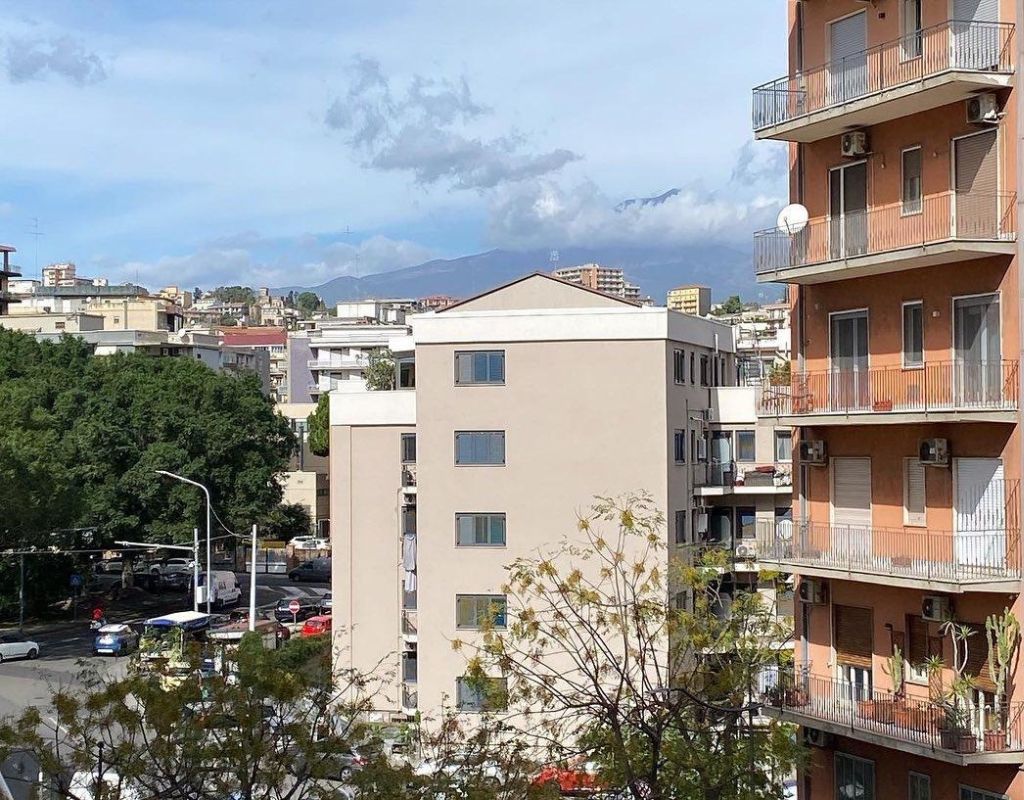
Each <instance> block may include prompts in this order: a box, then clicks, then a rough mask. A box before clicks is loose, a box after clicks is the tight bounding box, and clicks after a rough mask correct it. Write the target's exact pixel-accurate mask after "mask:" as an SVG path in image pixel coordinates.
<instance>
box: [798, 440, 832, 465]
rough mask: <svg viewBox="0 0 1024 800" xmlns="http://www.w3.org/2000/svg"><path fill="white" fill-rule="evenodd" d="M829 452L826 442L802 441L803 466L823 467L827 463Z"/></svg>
mask: <svg viewBox="0 0 1024 800" xmlns="http://www.w3.org/2000/svg"><path fill="white" fill-rule="evenodd" d="M827 452H828V448H827V447H825V442H824V441H823V440H821V439H801V440H800V463H801V464H817V465H822V464H824V463H825V457H826V454H827Z"/></svg>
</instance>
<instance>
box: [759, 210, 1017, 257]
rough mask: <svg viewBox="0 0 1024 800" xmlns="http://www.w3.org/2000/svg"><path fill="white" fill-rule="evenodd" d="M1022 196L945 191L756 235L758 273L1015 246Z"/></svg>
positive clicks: (821, 218)
mask: <svg viewBox="0 0 1024 800" xmlns="http://www.w3.org/2000/svg"><path fill="white" fill-rule="evenodd" d="M1016 209H1017V195H1016V194H1014V193H1012V192H1003V193H999V194H974V193H954V192H943V193H940V194H932V195H928V196H927V197H925V198H924V199H923V200H918V201H916V202H911V203H893V204H891V205H884V206H874V207H872V208H869V209H867V210H866V211H856V212H851V213H847V214H844V215H842V216H840V217H817V218H815V219H812V220H811V221H810V222H809V223H807V226H806V227H805V228H804V229H803V230H802V231H800V232H799V233H797V234H794V235H792V236H791V235H790V234H788V233H786V232H785V231H781V230H779V229H777V228H772V229H769V230H764V231H759V232H757V233H755V234H754V271H755V273H756V274H757V275H759V276H760V275H768V274H771V273H775V272H781V271H783V270H789V269H798V268H800V267H810V266H813V265H815V264H826V263H829V262H831V261H842V260H844V259H850V258H856V257H861V256H871V255H879V254H883V253H894V252H897V251H899V250H904V249H907V248H912V247H924V246H926V245H930V244H938V243H940V242H949V241H962V242H1010V241H1013V240H1014V239H1015V238H1016V235H1017V211H1016Z"/></svg>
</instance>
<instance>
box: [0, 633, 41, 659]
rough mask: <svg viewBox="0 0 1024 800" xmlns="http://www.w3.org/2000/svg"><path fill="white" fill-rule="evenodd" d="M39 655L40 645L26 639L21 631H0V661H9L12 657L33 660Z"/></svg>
mask: <svg viewBox="0 0 1024 800" xmlns="http://www.w3.org/2000/svg"><path fill="white" fill-rule="evenodd" d="M38 655H39V645H38V644H36V643H35V642H33V641H31V640H30V639H26V638H25V637H24V636H22V635H21V634H20V633H18V632H16V631H11V632H9V633H0V661H7V660H8V659H11V658H27V659H29V660H31V659H33V658H35V657H36V656H38Z"/></svg>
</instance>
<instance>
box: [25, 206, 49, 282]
mask: <svg viewBox="0 0 1024 800" xmlns="http://www.w3.org/2000/svg"><path fill="white" fill-rule="evenodd" d="M25 233H27V234H28V235H29V236H32V237H35V256H34V258H35V268H34V269H33V271H32V274H33V275H38V276H39V282H40V283H42V282H43V276H42V274H41V273H40V272H39V237H40V236H45V235H46V234H45V233H43V232H42V231H41V230H39V217H32V228H31V230H27V231H25Z"/></svg>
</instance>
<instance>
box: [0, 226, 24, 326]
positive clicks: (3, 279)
mask: <svg viewBox="0 0 1024 800" xmlns="http://www.w3.org/2000/svg"><path fill="white" fill-rule="evenodd" d="M14 252H17V251H16V250H15V249H14V248H13V247H11V246H10V245H7V244H3V245H0V255H2V257H3V261H2V262H0V317H2V316H6V315H7V314H8V313H10V310H11V304H12V303H17V302H19V300H18V298H17V297H15V296H14V295H13V294H12V293H11V291H10V288H9V283H8V282H9V281H10V279H11V278H19V277H21V273H20V272H19V271H18V270H17V268H16V267H15V266H14V265H13V264H11V253H14Z"/></svg>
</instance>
